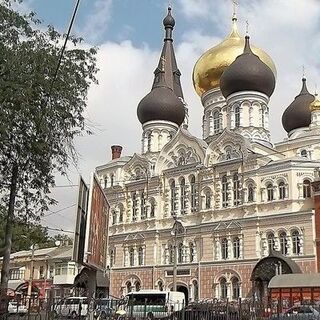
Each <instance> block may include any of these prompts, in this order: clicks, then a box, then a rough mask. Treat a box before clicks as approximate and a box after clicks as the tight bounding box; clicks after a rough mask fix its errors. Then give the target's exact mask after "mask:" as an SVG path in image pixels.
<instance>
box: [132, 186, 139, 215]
mask: <svg viewBox="0 0 320 320" xmlns="http://www.w3.org/2000/svg"><path fill="white" fill-rule="evenodd" d="M131 199H132V221H137V215H138V200H137V194H136V193H135V192H132V194H131Z"/></svg>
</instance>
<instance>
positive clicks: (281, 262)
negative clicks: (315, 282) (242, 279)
mask: <svg viewBox="0 0 320 320" xmlns="http://www.w3.org/2000/svg"><path fill="white" fill-rule="evenodd" d="M290 273H301V270H300V268H299V266H298V265H297V264H296V263H295V262H294V261H293V260H291V259H290V258H288V257H286V256H284V255H283V254H281V253H280V252H278V251H271V252H270V254H269V255H268V256H267V257H265V258H262V259H260V260H259V261H258V263H257V264H256V265H255V267H254V268H253V271H252V274H251V282H252V297H253V298H254V300H256V301H266V300H267V298H268V284H269V282H270V280H271V278H273V277H274V276H275V275H277V274H290Z"/></svg>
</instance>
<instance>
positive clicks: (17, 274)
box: [9, 268, 24, 280]
mask: <svg viewBox="0 0 320 320" xmlns="http://www.w3.org/2000/svg"><path fill="white" fill-rule="evenodd" d="M23 278H24V270H20V269H18V268H17V269H10V271H9V280H22V279H23Z"/></svg>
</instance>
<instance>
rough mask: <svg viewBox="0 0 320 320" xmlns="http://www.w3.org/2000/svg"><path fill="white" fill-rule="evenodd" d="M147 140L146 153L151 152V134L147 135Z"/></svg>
mask: <svg viewBox="0 0 320 320" xmlns="http://www.w3.org/2000/svg"><path fill="white" fill-rule="evenodd" d="M147 139H148V146H147V148H148V151H151V139H152V135H151V132H150V133H148V136H147Z"/></svg>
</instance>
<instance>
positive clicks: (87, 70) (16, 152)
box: [0, 0, 97, 294]
mask: <svg viewBox="0 0 320 320" xmlns="http://www.w3.org/2000/svg"><path fill="white" fill-rule="evenodd" d="M39 24H40V21H39V20H37V19H36V16H35V14H34V13H30V14H28V15H22V14H21V13H19V12H17V11H15V10H14V9H13V8H12V6H11V3H10V0H6V1H4V2H2V3H1V4H0V176H1V179H0V192H1V195H2V199H1V205H3V206H4V207H5V208H6V230H5V241H4V251H3V265H2V270H1V293H2V294H4V293H6V288H7V282H8V271H9V261H10V251H11V239H12V222H13V221H14V219H15V217H17V216H19V219H20V220H22V221H28V220H30V219H31V220H37V219H38V218H39V216H40V215H41V214H42V213H43V212H44V211H46V210H47V209H48V206H49V205H51V204H53V203H55V201H54V200H53V199H52V198H50V187H51V186H54V181H55V179H54V174H55V173H57V172H60V173H61V174H66V169H67V167H68V165H69V163H70V161H74V162H76V152H75V148H74V145H73V140H74V138H75V137H76V136H78V135H81V134H83V133H85V132H89V130H87V128H86V123H85V119H84V117H83V111H84V109H85V107H86V103H87V93H88V89H89V86H90V84H91V83H96V78H95V75H96V72H97V68H96V58H95V54H96V50H95V49H94V48H83V47H81V39H79V38H74V37H72V38H70V40H72V46H70V47H69V48H67V50H66V51H65V54H64V55H63V58H62V60H61V64H60V69H59V72H58V73H57V72H56V71H57V65H58V61H59V57H60V52H61V42H62V40H63V35H61V34H59V33H58V32H57V31H56V30H55V29H54V28H53V27H52V26H49V27H47V28H46V29H44V27H43V26H41V28H40V26H39ZM53 80H54V81H53Z"/></svg>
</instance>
